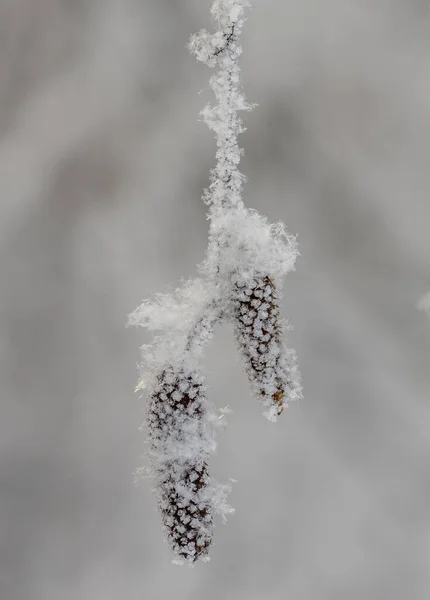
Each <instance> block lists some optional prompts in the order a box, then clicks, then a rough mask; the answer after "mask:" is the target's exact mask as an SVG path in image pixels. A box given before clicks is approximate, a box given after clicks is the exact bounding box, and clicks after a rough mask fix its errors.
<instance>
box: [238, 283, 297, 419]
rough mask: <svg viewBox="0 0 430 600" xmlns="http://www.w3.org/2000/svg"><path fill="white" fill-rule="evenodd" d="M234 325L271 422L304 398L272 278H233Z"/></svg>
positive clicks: (251, 375) (253, 385)
mask: <svg viewBox="0 0 430 600" xmlns="http://www.w3.org/2000/svg"><path fill="white" fill-rule="evenodd" d="M232 283H233V290H232V301H233V302H232V304H233V311H232V312H233V315H232V316H233V323H234V325H235V335H236V339H237V342H238V345H239V348H240V350H241V353H242V356H243V359H244V362H245V369H246V372H247V375H248V378H249V380H250V382H251V386H252V388H253V391H254V393H255V394H256V395H257V396H258V397H259V398H260V400H261V402H262V404H263V407H264V409H265V413H264V414H265V416H266V417H267V418H268V419H269V420H276V417H277V416H278V415H280V414H281V413H282V411H283V410H284V407H285V406H287V403H288V400H295V399H296V397H298V396H299V395H300V381H299V376H298V369H297V365H296V364H295V355H294V353H291V352H290V351H289V350H288V349H287V348H286V347H285V344H284V341H283V334H284V331H283V323H282V322H281V321H280V316H279V306H278V299H277V294H276V287H275V283H274V281H273V279H272V278H271V277H269V276H268V275H264V276H254V277H252V278H251V279H249V280H243V279H242V280H241V279H240V278H239V279H238V278H237V277H236V276H233V278H232Z"/></svg>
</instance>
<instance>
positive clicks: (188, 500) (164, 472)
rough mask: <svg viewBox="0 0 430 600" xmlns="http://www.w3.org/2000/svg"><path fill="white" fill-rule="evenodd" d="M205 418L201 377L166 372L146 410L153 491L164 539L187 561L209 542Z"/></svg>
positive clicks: (210, 524) (210, 519) (204, 552)
mask: <svg viewBox="0 0 430 600" xmlns="http://www.w3.org/2000/svg"><path fill="white" fill-rule="evenodd" d="M205 416H206V397H205V387H204V385H203V377H202V375H201V374H200V373H199V372H197V371H194V372H193V371H191V372H186V371H184V369H183V368H176V369H174V368H173V367H169V368H167V369H165V370H164V371H163V372H162V373H161V375H160V376H159V377H158V385H157V386H156V388H155V389H154V391H153V393H152V395H151V398H150V402H149V406H148V419H147V422H148V429H149V440H150V444H151V449H150V452H151V454H152V455H153V456H155V457H156V459H157V460H156V463H155V464H156V468H155V473H154V475H155V477H156V479H157V482H156V488H155V492H156V496H157V500H158V506H159V509H160V512H161V515H162V520H163V526H164V529H165V532H166V535H167V538H168V540H169V542H170V545H171V547H172V549H173V551H174V553H175V554H176V555H177V556H179V557H180V558H182V559H184V560H186V561H189V562H194V561H196V560H197V559H198V558H203V557H204V556H205V555H207V553H208V550H209V547H210V545H211V542H212V529H213V516H212V506H211V503H210V499H209V497H208V493H207V491H208V486H209V484H210V478H209V474H208V468H207V463H206V459H207V451H205V433H204V418H205Z"/></svg>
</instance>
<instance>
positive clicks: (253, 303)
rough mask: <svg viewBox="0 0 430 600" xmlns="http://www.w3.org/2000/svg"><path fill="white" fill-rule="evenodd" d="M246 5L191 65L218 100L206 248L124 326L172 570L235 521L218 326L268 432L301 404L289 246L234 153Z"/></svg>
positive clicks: (206, 115) (198, 42)
mask: <svg viewBox="0 0 430 600" xmlns="http://www.w3.org/2000/svg"><path fill="white" fill-rule="evenodd" d="M250 5H251V4H250V2H249V0H215V1H214V2H213V5H212V9H211V12H212V15H213V17H214V18H215V23H216V25H217V27H218V29H217V30H216V31H215V32H214V33H209V32H208V31H206V30H201V31H200V32H199V33H197V34H195V35H193V36H191V38H190V41H189V49H190V51H191V52H192V53H194V54H195V55H196V57H197V59H198V60H200V61H202V62H204V63H206V64H207V65H208V66H209V67H215V66H218V67H219V70H218V71H217V72H216V74H215V75H213V76H212V77H211V79H210V85H211V87H212V89H213V91H214V94H215V97H216V99H217V101H218V102H217V104H216V105H215V106H212V105H207V106H205V107H204V108H203V110H202V112H201V115H202V117H203V120H204V121H205V123H206V124H207V125H208V126H209V128H210V129H212V130H213V131H214V132H215V135H216V140H217V152H216V159H217V162H216V166H215V168H214V169H212V170H211V173H210V186H209V188H208V189H206V190H204V193H203V201H204V202H205V203H206V204H207V205H208V207H209V213H208V217H209V219H210V230H209V243H208V250H207V253H206V257H205V260H204V261H203V263H202V264H201V265H199V267H198V270H199V275H200V277H199V278H196V279H193V280H191V281H187V282H184V283H183V284H182V285H181V286H180V287H179V288H178V289H177V290H176V291H175V293H174V294H159V295H157V296H156V297H155V299H154V300H153V301H145V302H143V304H142V305H141V306H140V307H139V308H137V309H136V311H135V312H134V313H133V314H132V315H130V319H129V323H130V324H132V325H139V326H143V327H146V328H147V329H150V330H153V331H154V330H157V331H159V334H158V335H157V336H156V337H155V339H154V341H153V343H152V344H151V345H149V346H143V347H142V356H143V364H142V378H141V382H140V384H139V386H138V387H139V388H140V389H143V388H146V389H147V391H148V394H149V402H148V410H147V419H146V425H147V427H148V431H149V451H148V453H147V454H148V456H149V462H150V473H151V474H152V476H153V478H154V480H155V492H156V496H157V499H158V505H159V509H160V512H161V515H162V519H163V525H164V528H165V531H166V535H167V538H168V540H169V542H170V546H171V548H172V550H173V552H174V554H175V555H176V556H177V558H178V559H179V561H186V562H188V563H189V564H192V563H194V562H195V561H196V560H198V559H200V560H208V553H209V548H210V545H211V543H212V528H213V514H214V513H216V512H217V513H220V514H221V515H222V516H223V517H225V516H226V515H227V514H228V513H230V512H232V510H233V509H231V508H230V507H229V506H228V504H227V502H226V495H227V493H228V491H229V486H228V485H220V484H218V483H216V482H215V481H214V480H213V479H212V478H211V476H210V474H209V469H208V457H209V455H210V454H211V453H212V452H213V451H214V450H215V437H214V433H215V431H214V427H215V426H216V425H217V424H219V420H218V419H217V418H216V417H215V416H214V412H213V410H212V409H211V407H210V405H209V404H208V401H207V399H206V394H205V392H206V387H205V384H204V376H203V372H202V369H201V366H200V362H201V355H202V352H203V349H204V346H205V345H206V343H207V342H209V341H210V339H211V337H212V334H213V330H214V327H215V325H216V324H218V323H220V322H221V321H222V320H225V319H228V320H230V321H231V322H232V323H233V324H234V327H235V333H236V338H237V342H238V346H239V349H240V352H241V354H242V356H243V361H244V364H245V368H246V371H247V373H248V377H249V380H250V383H251V386H252V389H253V391H254V393H255V394H256V395H257V396H258V397H259V398H260V400H261V402H262V405H263V407H264V414H265V416H266V417H267V418H268V419H269V420H272V421H275V420H276V419H277V417H278V415H279V414H280V413H281V412H282V410H283V408H284V407H285V406H286V405H287V404H288V402H289V401H291V400H295V399H297V398H299V397H300V395H301V385H300V375H299V371H298V367H297V361H296V355H295V352H294V351H293V350H291V349H288V348H287V347H286V346H285V342H284V334H285V331H286V329H287V326H286V322H285V321H284V320H282V319H281V318H280V316H279V306H278V299H279V296H280V292H281V284H282V278H283V276H284V275H285V274H286V273H287V272H288V271H291V270H293V269H294V263H295V260H296V257H297V254H298V252H297V244H296V239H295V237H294V236H292V235H290V234H289V233H288V232H287V231H286V229H285V226H284V225H283V224H281V223H277V224H275V225H271V224H269V223H268V222H267V219H266V218H265V217H263V216H261V215H259V214H258V213H257V212H256V211H254V210H250V209H248V208H246V207H245V205H244V203H243V201H242V187H243V182H244V180H245V177H244V176H243V175H242V174H241V173H240V171H239V169H238V164H239V162H240V157H241V155H242V153H243V151H242V149H241V148H240V147H239V145H238V142H237V136H238V134H239V133H241V132H242V131H244V127H243V123H242V120H241V119H240V118H239V117H238V111H240V110H251V109H252V107H253V105H251V104H249V103H248V102H247V101H246V99H245V96H244V94H243V92H242V89H241V85H240V69H239V66H238V64H237V60H238V58H239V56H240V55H241V52H242V48H241V46H240V43H239V37H240V34H241V31H242V28H243V25H244V23H245V15H244V13H245V9H246V8H249V7H250Z"/></svg>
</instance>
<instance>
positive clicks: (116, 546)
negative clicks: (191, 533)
mask: <svg viewBox="0 0 430 600" xmlns="http://www.w3.org/2000/svg"><path fill="white" fill-rule="evenodd" d="M210 4H211V2H210V0H37V2H36V1H35V0H0V192H1V195H0V273H1V291H0V357H1V358H0V371H1V372H0V390H1V396H0V598H1V600H69V599H70V600H99V599H100V600H124V599H127V600H143V599H145V600H165V599H167V598H170V597H173V598H175V600H197V599H199V600H200V599H201V598H205V599H207V600H212V599H214V600H215V599H216V600H218V599H220V598H222V599H223V600H245V599H246V600H260V599H261V600H283V599H286V598H288V600H345V599H348V600H363V599H366V600H382V599H385V598H387V599H390V600H405V599H408V600H425V599H427V598H429V597H430V469H429V454H430V406H429V394H430V323H429V322H428V320H427V319H426V317H425V315H424V314H423V313H421V312H419V311H417V310H416V303H417V301H418V300H419V298H420V296H421V295H422V294H424V293H425V292H426V291H427V289H428V288H429V287H430V235H429V226H430V200H429V191H430V159H429V157H430V31H429V29H430V22H429V20H430V15H429V8H428V2H427V0H378V1H376V0H324V2H322V1H321V0H264V1H263V0H261V1H260V0H255V9H254V10H253V11H252V12H251V13H249V20H248V22H247V24H246V27H245V30H244V35H243V46H244V53H243V57H242V61H241V65H242V67H243V85H244V90H245V93H246V94H247V97H248V99H249V100H250V101H251V102H257V103H258V104H259V107H258V108H257V109H255V110H254V111H253V112H251V113H249V114H245V115H244V119H245V124H246V126H247V127H248V131H246V133H244V134H243V135H242V136H241V140H240V142H241V145H243V146H244V148H245V150H246V156H245V158H244V160H243V162H242V164H241V170H242V171H243V172H244V173H245V174H246V175H247V176H248V178H249V181H248V183H247V184H246V186H245V192H244V195H245V201H246V202H247V204H248V205H249V206H251V207H254V208H257V209H258V210H260V211H261V212H263V213H265V214H267V215H268V217H269V218H270V219H271V220H272V221H276V220H283V221H285V222H286V223H287V225H288V227H289V229H290V231H292V232H294V233H298V235H299V243H300V252H301V257H300V258H299V260H298V262H297V271H296V272H295V273H292V274H290V275H289V276H288V278H287V279H286V282H285V296H284V299H283V302H282V304H283V306H282V308H283V312H284V314H285V315H286V316H288V318H289V319H290V321H291V323H292V324H293V325H294V327H295V329H294V331H293V332H291V334H290V344H291V345H292V346H293V347H295V348H296V350H297V352H298V355H299V359H300V364H301V370H302V374H303V383H304V394H305V396H304V399H303V400H302V401H301V402H300V403H296V404H295V405H293V406H291V407H290V408H289V409H288V411H287V412H286V414H285V415H283V418H282V419H280V420H279V422H278V423H277V424H275V425H274V424H271V423H269V422H267V421H265V420H264V419H263V418H262V417H261V407H260V406H259V405H258V402H257V401H256V400H254V399H253V398H252V397H250V395H249V390H248V386H247V381H246V378H245V376H244V375H243V373H242V371H241V366H240V363H239V362H238V360H237V358H236V356H237V352H236V349H235V346H234V343H233V340H232V332H231V330H230V328H229V327H228V326H226V327H224V328H222V329H220V330H219V331H217V334H216V337H215V340H214V342H213V344H212V345H211V347H210V348H209V349H208V352H207V356H206V366H207V369H208V379H209V383H210V385H211V389H210V396H211V400H212V401H213V402H215V403H216V404H217V405H218V406H220V407H221V406H225V405H226V404H230V405H231V406H232V408H233V409H234V413H233V414H232V415H231V416H230V418H229V427H228V428H227V430H225V431H224V432H221V433H220V435H219V452H218V455H217V456H216V457H215V458H214V460H213V461H212V470H213V472H214V474H215V475H216V476H217V477H218V478H219V479H221V480H224V481H226V480H228V478H229V477H233V478H235V479H237V480H238V483H236V484H235V485H234V490H233V493H232V495H231V497H230V499H231V503H232V504H233V506H234V507H235V508H236V514H235V515H234V516H232V517H231V518H230V520H229V522H228V523H227V524H226V525H222V524H219V526H217V528H216V545H215V546H214V548H213V552H212V561H211V562H210V563H208V564H201V565H198V567H197V568H195V569H191V570H190V569H187V568H178V567H175V566H173V565H171V564H170V562H169V561H170V555H169V553H168V550H167V546H166V545H165V544H164V542H163V538H162V533H161V531H160V525H159V518H158V514H157V512H156V508H155V502H154V499H153V496H152V494H151V492H150V485H149V484H143V485H142V486H140V487H138V488H135V487H134V485H133V475H132V473H133V470H134V469H135V467H137V466H139V464H140V459H139V456H140V454H141V452H142V450H143V448H144V443H143V442H144V438H143V436H142V434H141V433H139V431H138V427H139V426H140V424H141V421H142V418H143V409H144V406H143V403H142V401H141V400H138V398H137V396H136V395H134V386H135V384H136V382H137V375H138V374H137V370H136V365H137V363H138V361H139V359H140V357H139V345H140V344H142V343H144V342H148V341H149V339H150V338H149V336H148V335H147V334H146V332H144V331H137V330H130V329H126V328H125V324H126V318H127V317H126V316H127V314H128V313H130V312H131V311H132V310H133V309H134V308H135V306H136V305H137V304H138V303H139V302H140V301H141V300H142V299H143V298H145V297H147V296H149V295H150V294H151V293H152V292H155V291H163V290H166V289H167V287H168V286H175V285H176V284H177V283H178V281H179V280H180V278H181V277H183V276H184V277H189V276H192V275H193V274H194V273H195V265H196V263H198V262H200V261H201V260H202V259H203V256H204V252H205V248H206V239H207V228H208V223H207V221H206V219H205V211H206V207H205V206H204V205H203V204H202V202H201V200H200V197H201V194H202V191H203V188H204V187H205V186H206V185H207V183H208V173H209V169H210V168H211V167H212V166H213V165H214V153H215V142H214V139H213V136H212V133H211V132H209V130H208V129H207V127H206V126H205V125H204V124H202V123H199V122H198V121H197V119H198V113H199V111H200V109H201V108H202V107H203V105H204V104H205V103H206V102H208V101H212V95H211V92H210V90H208V79H209V76H210V74H211V71H210V70H209V69H208V68H207V67H206V66H204V65H202V64H201V63H198V62H197V61H196V60H195V58H194V57H192V56H190V55H189V54H188V51H187V49H186V43H187V40H188V37H189V35H190V34H191V33H193V32H196V31H198V30H199V29H200V28H201V27H210V18H209V7H210ZM200 90H203V91H201V93H200V94H199V93H198V92H199V91H200Z"/></svg>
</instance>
